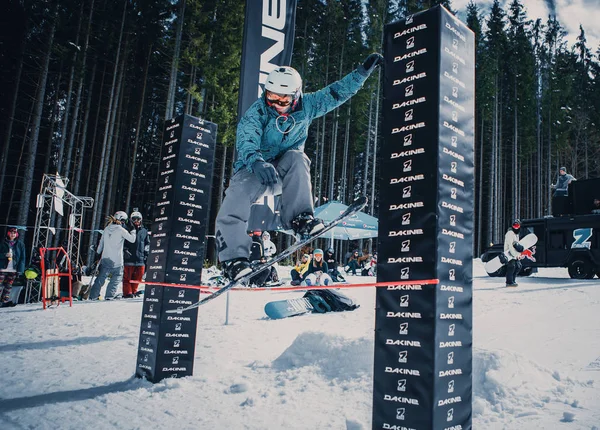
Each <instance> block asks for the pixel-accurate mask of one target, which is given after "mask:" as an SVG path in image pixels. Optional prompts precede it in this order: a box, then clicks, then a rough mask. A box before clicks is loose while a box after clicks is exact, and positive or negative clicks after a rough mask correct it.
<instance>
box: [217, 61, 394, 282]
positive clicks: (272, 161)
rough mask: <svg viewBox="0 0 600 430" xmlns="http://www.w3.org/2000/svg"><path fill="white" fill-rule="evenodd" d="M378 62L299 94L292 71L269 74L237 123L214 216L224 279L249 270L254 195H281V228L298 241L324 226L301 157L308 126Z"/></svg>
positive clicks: (351, 91)
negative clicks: (231, 161) (229, 170)
mask: <svg viewBox="0 0 600 430" xmlns="http://www.w3.org/2000/svg"><path fill="white" fill-rule="evenodd" d="M382 62H383V57H382V56H381V55H380V54H371V55H369V56H368V57H367V59H366V60H365V61H364V63H363V64H361V65H360V66H358V68H357V69H356V70H354V71H352V72H351V73H350V74H348V75H346V76H345V77H344V78H342V79H341V80H339V81H337V82H334V83H332V84H331V85H328V86H327V87H325V88H323V89H321V90H319V91H317V92H314V93H308V94H302V78H301V77H300V75H299V74H298V72H297V71H296V70H294V69H293V68H291V67H276V68H275V69H274V70H273V71H272V72H271V73H270V74H269V76H268V77H267V79H266V82H265V91H264V93H263V94H262V96H261V97H260V98H259V99H258V100H257V101H256V102H254V103H253V104H252V106H250V108H249V109H248V110H247V111H246V113H245V114H244V115H243V116H242V118H241V119H240V122H239V124H238V127H237V137H236V151H237V160H236V162H235V165H234V169H235V173H234V175H233V177H232V178H231V181H230V183H229V188H227V191H226V193H225V199H224V200H223V204H222V205H221V208H220V210H219V213H218V215H217V220H216V239H217V246H218V250H219V260H220V261H221V262H222V263H223V269H224V274H225V276H226V277H227V278H229V279H231V280H238V279H240V278H242V277H244V276H245V275H248V274H249V273H250V272H252V268H251V265H250V262H249V261H248V256H249V254H250V245H251V239H250V237H248V235H247V234H246V231H247V225H248V218H249V217H250V207H251V206H252V204H253V203H254V202H255V201H256V200H257V199H259V198H260V197H262V196H264V195H276V194H281V221H282V224H283V227H284V228H286V229H291V230H293V231H294V233H295V234H296V235H297V236H299V237H307V236H311V235H314V234H316V233H318V232H319V231H320V230H322V229H323V228H324V227H325V226H324V224H323V221H321V220H320V219H317V218H315V217H314V214H313V212H314V207H313V195H312V188H311V183H310V160H309V158H308V157H307V156H306V155H305V154H304V143H305V141H306V138H307V137H308V127H309V126H310V124H311V122H312V121H313V120H314V119H315V118H318V117H321V116H323V115H325V114H327V113H328V112H330V111H332V110H333V109H335V108H337V107H339V106H340V105H342V104H343V103H344V102H346V101H347V100H349V99H350V98H351V97H352V96H353V95H354V94H356V93H357V92H358V90H359V89H360V88H361V87H362V85H363V84H364V82H365V81H366V79H367V78H368V77H369V75H370V74H371V73H372V72H373V70H375V68H376V67H377V65H379V64H380V63H382Z"/></svg>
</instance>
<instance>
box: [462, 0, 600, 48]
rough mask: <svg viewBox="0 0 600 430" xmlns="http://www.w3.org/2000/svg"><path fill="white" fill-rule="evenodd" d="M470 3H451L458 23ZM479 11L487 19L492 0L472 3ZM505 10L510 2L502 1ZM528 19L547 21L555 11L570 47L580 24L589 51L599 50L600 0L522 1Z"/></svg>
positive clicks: (466, 1)
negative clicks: (456, 14)
mask: <svg viewBox="0 0 600 430" xmlns="http://www.w3.org/2000/svg"><path fill="white" fill-rule="evenodd" d="M468 3H469V0H452V8H453V9H454V10H457V11H458V16H459V17H460V19H461V20H463V21H464V20H465V19H466V9H467V4H468ZM475 3H476V4H477V5H478V6H479V10H480V12H484V16H485V17H486V18H487V15H488V14H489V8H490V6H491V4H492V3H493V1H492V0H475ZM501 3H503V4H504V5H505V7H504V10H505V11H507V10H508V8H507V7H506V5H507V4H509V3H510V0H501ZM522 3H523V4H524V5H525V8H526V10H527V15H528V16H529V18H530V19H533V20H535V19H537V18H542V22H544V23H545V22H546V20H547V19H548V15H549V14H550V13H552V9H554V11H555V13H556V17H557V18H558V22H559V23H560V24H561V25H562V26H563V27H564V28H565V30H566V31H567V40H568V42H569V47H571V45H573V44H574V43H575V41H576V38H577V36H578V35H579V24H581V25H583V29H584V30H585V36H586V38H587V45H588V48H590V50H591V51H592V53H596V51H597V50H598V48H599V47H600V0H522Z"/></svg>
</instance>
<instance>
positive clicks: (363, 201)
mask: <svg viewBox="0 0 600 430" xmlns="http://www.w3.org/2000/svg"><path fill="white" fill-rule="evenodd" d="M366 205H367V198H366V197H359V198H358V199H356V200H355V201H354V202H353V203H352V204H351V205H350V206H348V208H347V209H346V210H345V211H344V212H342V213H341V214H340V215H339V216H338V217H337V218H335V219H334V220H333V221H331V222H328V223H326V224H325V227H324V228H323V229H322V230H321V231H319V232H318V233H316V234H314V235H312V236H308V237H304V238H300V239H298V240H297V241H296V242H295V243H294V244H293V245H292V246H290V247H289V248H287V249H286V250H285V251H283V252H281V253H280V254H279V255H277V256H276V257H275V258H273V259H271V260H269V261H268V262H267V263H264V264H261V265H259V266H257V267H256V268H255V269H254V270H253V271H252V272H250V273H249V274H247V275H246V276H242V277H241V278H240V279H237V280H235V281H231V282H230V283H229V284H227V285H225V286H224V287H223V288H220V289H218V290H217V291H215V292H214V293H213V294H211V295H210V296H207V297H205V298H203V299H202V300H200V301H199V302H196V303H194V304H191V305H189V306H188V307H185V308H181V309H171V310H168V311H166V313H168V314H179V313H182V312H185V311H189V310H191V309H195V308H197V307H200V306H202V305H203V304H205V303H207V302H209V301H211V300H214V299H216V298H217V297H219V296H220V295H221V294H223V293H225V292H227V291H229V290H231V289H232V288H233V287H235V286H237V285H240V284H248V282H249V281H250V278H252V277H253V276H255V275H256V274H258V273H261V272H262V271H264V270H267V269H268V268H270V267H271V266H273V265H274V264H275V263H279V262H280V261H282V260H285V259H286V258H288V257H289V256H290V255H292V254H293V253H294V252H296V251H297V250H299V249H300V248H302V247H303V246H305V245H307V244H309V243H311V242H312V241H313V240H315V239H316V238H318V237H320V236H322V235H324V234H325V233H327V232H328V231H330V230H331V229H333V228H334V227H335V226H336V225H338V224H339V223H340V222H342V221H343V220H345V219H346V218H348V217H350V216H352V215H354V214H355V213H356V212H359V211H361V210H362V209H363V208H364V207H365V206H366Z"/></svg>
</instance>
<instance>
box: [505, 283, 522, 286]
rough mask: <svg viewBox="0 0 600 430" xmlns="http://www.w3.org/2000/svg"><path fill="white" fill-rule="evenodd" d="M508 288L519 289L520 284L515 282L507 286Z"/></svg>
mask: <svg viewBox="0 0 600 430" xmlns="http://www.w3.org/2000/svg"><path fill="white" fill-rule="evenodd" d="M506 286H507V287H518V286H519V284H517V283H516V282H513V283H512V284H506Z"/></svg>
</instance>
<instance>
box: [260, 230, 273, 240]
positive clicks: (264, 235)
mask: <svg viewBox="0 0 600 430" xmlns="http://www.w3.org/2000/svg"><path fill="white" fill-rule="evenodd" d="M262 237H263V239H270V238H271V234H270V233H269V232H268V231H265V232H264V233H263V234H262Z"/></svg>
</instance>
